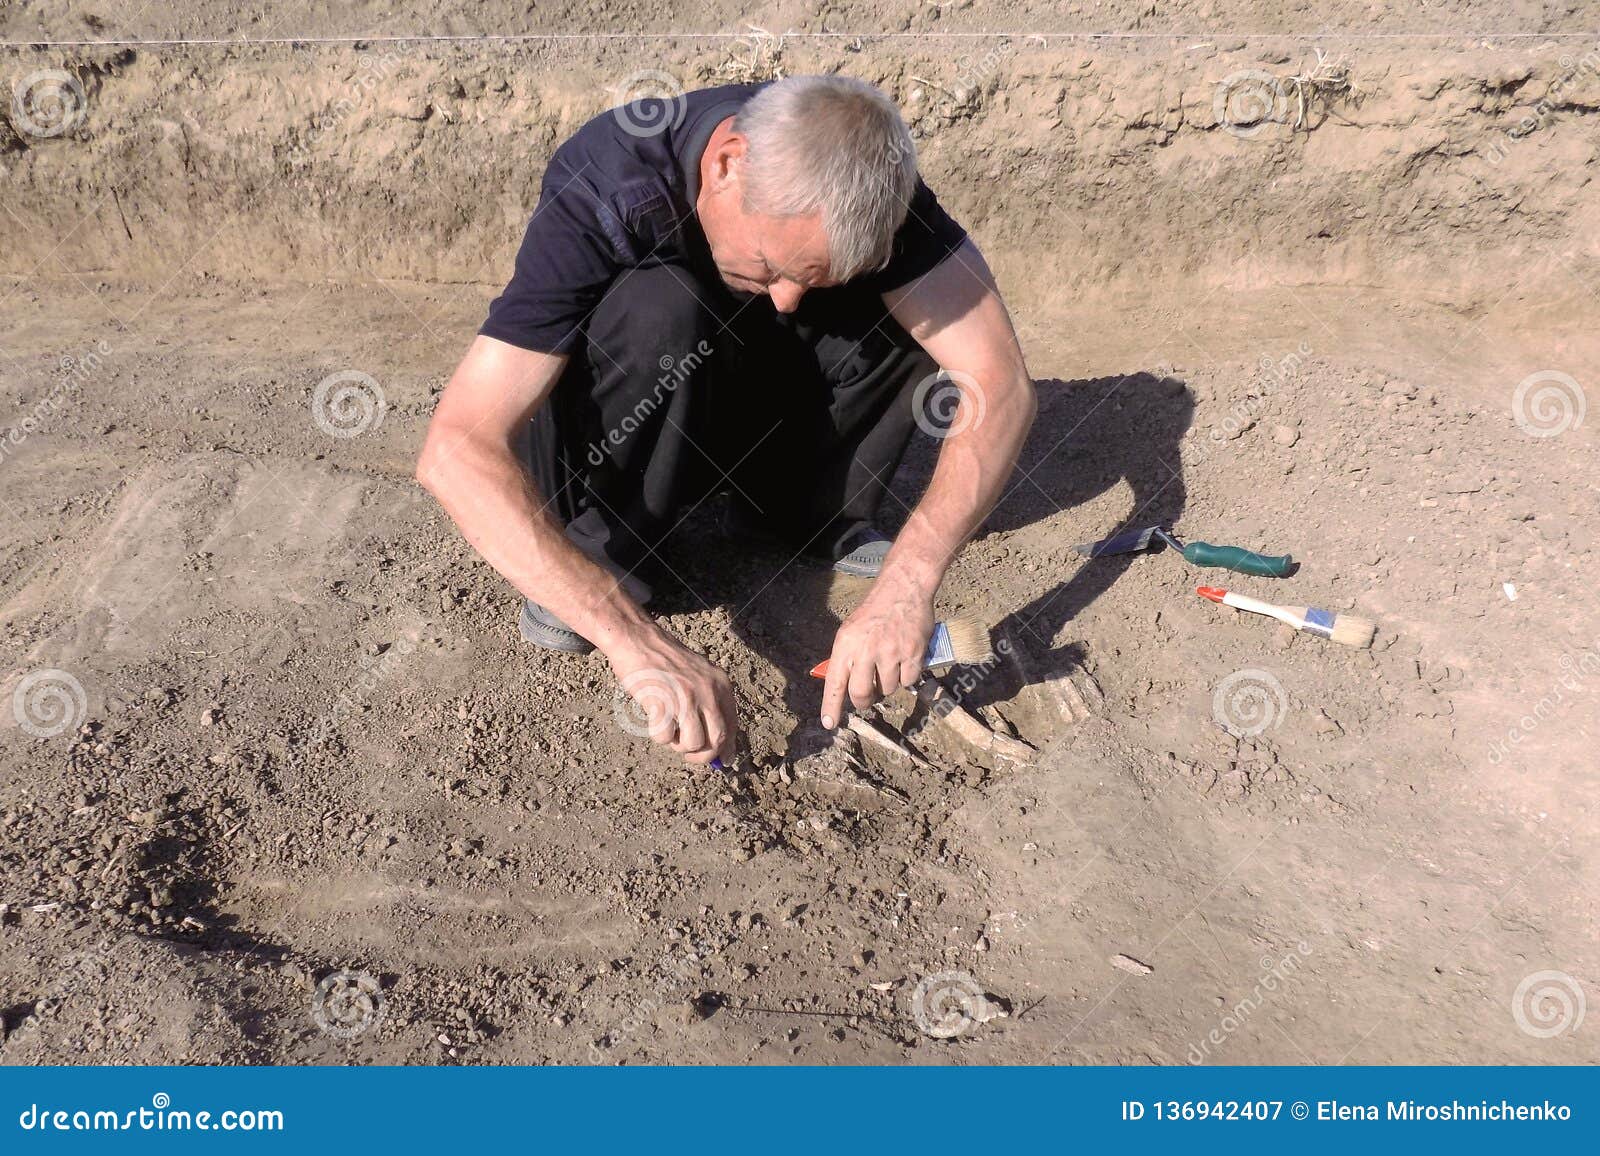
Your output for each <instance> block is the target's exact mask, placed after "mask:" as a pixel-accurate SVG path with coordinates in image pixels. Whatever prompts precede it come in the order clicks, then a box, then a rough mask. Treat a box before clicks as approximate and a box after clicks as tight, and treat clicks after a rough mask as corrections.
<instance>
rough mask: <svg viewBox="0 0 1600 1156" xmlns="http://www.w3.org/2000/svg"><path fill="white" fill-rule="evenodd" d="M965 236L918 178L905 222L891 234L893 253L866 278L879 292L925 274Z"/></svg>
mask: <svg viewBox="0 0 1600 1156" xmlns="http://www.w3.org/2000/svg"><path fill="white" fill-rule="evenodd" d="M966 239H967V231H966V230H965V229H963V228H962V227H961V226H960V225H959V224H958V223H957V222H956V220H955V218H954V217H952V216H951V215H950V214H949V213H947V212H945V211H944V207H943V206H942V205H940V204H939V199H938V198H937V197H935V196H934V195H933V190H932V189H930V188H929V187H928V186H927V185H926V184H924V183H923V181H922V178H921V177H920V176H919V177H918V178H917V184H916V188H915V189H913V190H912V193H911V204H910V207H909V208H908V209H907V211H906V219H905V222H904V223H903V224H902V225H901V226H900V231H899V232H898V233H896V234H895V235H894V253H893V254H892V255H891V256H890V258H889V263H888V264H887V265H885V266H884V267H883V268H882V269H880V270H878V271H877V272H876V273H871V274H868V275H867V277H866V282H867V284H869V285H870V286H871V287H872V288H873V289H874V290H876V291H877V292H879V293H887V292H888V291H889V290H890V289H898V288H900V287H901V286H902V285H906V284H909V283H910V282H912V281H915V280H916V279H917V278H918V277H922V276H925V275H926V274H927V273H929V272H930V271H931V270H932V269H933V267H934V266H935V265H937V264H939V262H940V261H943V260H944V259H945V258H946V257H948V256H949V255H950V254H951V253H953V252H955V250H956V249H958V248H960V247H961V243H962V242H963V241H965V240H966Z"/></svg>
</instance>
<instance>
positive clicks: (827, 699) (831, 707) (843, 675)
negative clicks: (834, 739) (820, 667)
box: [822, 639, 850, 730]
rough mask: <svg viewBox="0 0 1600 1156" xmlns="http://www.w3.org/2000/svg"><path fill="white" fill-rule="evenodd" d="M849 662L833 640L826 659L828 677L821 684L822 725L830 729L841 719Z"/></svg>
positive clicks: (848, 677) (847, 683)
mask: <svg viewBox="0 0 1600 1156" xmlns="http://www.w3.org/2000/svg"><path fill="white" fill-rule="evenodd" d="M849 680H850V663H849V661H848V660H847V659H846V658H845V656H844V654H843V653H841V651H840V647H839V643H838V640H837V639H835V640H834V644H833V656H832V657H831V658H830V659H829V660H828V677H827V680H826V681H825V682H824V683H823V684H822V725H823V726H825V727H827V728H828V729H829V730H832V729H833V728H834V727H836V726H838V725H839V723H840V722H841V721H843V719H842V716H843V714H844V694H845V690H846V689H847V688H848V686H849Z"/></svg>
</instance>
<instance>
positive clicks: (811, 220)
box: [706, 208, 833, 313]
mask: <svg viewBox="0 0 1600 1156" xmlns="http://www.w3.org/2000/svg"><path fill="white" fill-rule="evenodd" d="M717 225H718V227H717V228H716V229H715V230H713V228H712V227H710V225H709V223H708V227H707V228H706V241H707V243H708V244H709V245H710V246H711V257H712V260H713V261H715V262H716V266H717V271H718V272H719V273H721V274H722V279H723V280H724V281H726V282H727V283H728V287H729V288H731V289H734V290H736V291H738V292H743V293H765V294H767V295H768V296H769V297H771V298H772V305H773V308H775V309H776V310H777V311H778V312H779V313H793V312H794V311H795V309H796V308H798V306H799V304H800V298H801V297H802V296H803V295H804V294H805V292H806V290H807V289H819V288H822V287H823V286H826V285H830V284H832V283H833V282H832V281H831V280H830V279H829V276H828V243H827V238H826V237H825V236H824V234H823V231H822V215H821V214H820V213H813V214H812V215H811V216H808V217H768V216H763V215H761V214H758V213H746V212H744V211H743V209H740V208H734V209H733V210H732V211H730V212H728V213H727V214H726V215H725V216H723V217H722V218H721V219H720V220H719V221H718V222H717Z"/></svg>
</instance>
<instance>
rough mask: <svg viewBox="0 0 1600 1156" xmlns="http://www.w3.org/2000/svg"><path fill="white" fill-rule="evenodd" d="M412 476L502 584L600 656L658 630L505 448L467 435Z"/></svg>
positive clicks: (491, 440)
mask: <svg viewBox="0 0 1600 1156" xmlns="http://www.w3.org/2000/svg"><path fill="white" fill-rule="evenodd" d="M441 440H447V439H441ZM418 476H419V477H420V478H421V480H422V482H423V484H424V485H425V486H426V487H427V488H428V490H429V492H431V493H432V494H433V495H434V496H435V497H436V498H438V499H439V502H440V504H441V505H443V506H444V508H445V510H446V511H447V512H448V513H449V514H450V517H451V518H452V519H454V521H455V523H456V525H457V526H458V527H459V528H460V529H461V533H462V535H463V536H464V537H465V538H466V539H467V541H468V542H470V543H471V544H472V546H473V547H474V548H475V549H476V550H477V551H478V553H479V554H481V555H483V558H484V560H485V561H487V562H488V563H489V564H490V565H491V566H493V567H494V568H495V569H496V570H498V571H499V572H500V573H501V574H502V575H503V576H504V577H505V579H506V581H508V582H510V583H511V584H512V585H513V586H515V587H516V588H517V590H518V591H519V592H520V593H522V594H523V596H525V597H527V598H531V599H532V600H533V601H535V602H537V603H538V604H539V605H541V606H543V607H546V608H547V609H549V610H550V611H551V612H553V613H554V614H556V615H557V616H558V617H559V618H560V619H561V620H562V621H563V622H565V623H567V624H568V625H569V626H570V627H572V629H573V630H575V631H577V632H578V633H579V634H581V635H582V636H583V637H585V638H587V639H589V640H590V641H591V642H593V643H594V644H595V645H596V646H598V647H599V648H600V649H601V650H602V651H604V652H606V653H607V654H610V653H612V651H613V650H615V649H618V648H620V647H623V646H625V645H626V644H627V643H628V641H629V640H631V639H632V638H634V637H636V636H637V635H639V634H640V633H641V632H644V631H650V632H653V631H654V630H655V629H656V627H655V625H654V623H653V622H652V621H651V619H650V617H649V616H648V615H647V614H646V613H645V612H644V610H643V609H642V608H641V607H640V606H639V605H638V604H637V603H635V602H634V601H633V600H632V599H631V598H629V597H628V595H627V594H626V593H625V592H624V591H623V590H622V588H621V586H620V585H619V584H618V582H617V580H616V579H615V578H613V577H612V576H611V575H610V574H608V573H607V572H606V571H605V570H603V569H601V568H600V567H599V566H597V565H596V564H595V563H594V562H592V561H590V560H589V559H588V558H587V557H585V556H584V554H583V553H582V551H580V550H579V549H578V548H577V547H575V546H574V545H572V543H571V542H569V541H568V540H567V537H566V535H565V534H564V533H563V532H562V530H561V527H560V526H558V525H557V524H556V521H555V519H554V518H552V517H551V516H550V514H549V512H548V509H547V508H546V502H545V499H544V497H543V496H542V495H541V494H539V492H538V490H537V489H536V487H535V486H534V485H533V482H532V479H530V478H529V477H528V474H527V472H526V471H525V470H524V469H523V468H522V467H521V465H520V464H519V463H518V462H517V460H516V458H515V456H514V455H513V453H512V451H511V447H510V446H508V445H505V444H503V443H500V442H497V441H496V440H494V439H492V438H485V437H481V436H474V435H471V434H469V435H466V436H464V437H462V438H460V439H458V440H455V441H454V442H453V444H451V448H450V450H449V452H448V455H445V454H442V453H441V454H439V455H437V456H434V457H428V456H425V457H424V459H423V461H422V463H421V466H420V468H419V471H418Z"/></svg>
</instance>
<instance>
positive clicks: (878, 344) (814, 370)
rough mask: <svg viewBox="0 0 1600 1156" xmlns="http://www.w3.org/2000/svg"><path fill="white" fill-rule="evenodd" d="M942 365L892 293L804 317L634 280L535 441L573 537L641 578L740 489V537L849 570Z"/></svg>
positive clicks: (668, 270)
mask: <svg viewBox="0 0 1600 1156" xmlns="http://www.w3.org/2000/svg"><path fill="white" fill-rule="evenodd" d="M937 372H938V366H937V365H936V364H935V363H934V361H933V359H932V358H931V357H929V356H928V355H927V353H925V352H924V351H923V350H922V348H921V347H920V346H919V345H917V344H916V342H915V341H914V340H913V339H912V338H911V337H910V335H909V334H907V333H906V331H905V330H904V329H903V328H902V327H901V326H900V325H899V324H898V323H897V322H896V321H895V320H894V319H893V318H892V317H890V316H889V314H888V311H887V310H886V309H885V307H884V305H883V299H882V298H881V297H880V296H878V295H877V294H876V293H872V292H870V291H866V290H863V289H858V288H851V287H849V286H838V287H835V288H830V289H815V290H811V291H810V292H808V293H806V295H805V296H804V297H803V298H802V299H801V302H800V306H799V308H798V309H797V310H796V312H795V313H793V314H790V315H783V314H779V313H778V312H777V311H776V310H775V309H774V308H773V306H772V302H771V299H770V298H768V297H766V296H765V295H760V296H755V295H751V294H741V293H735V292H734V291H732V290H730V289H729V288H728V287H727V286H726V285H725V284H724V283H723V282H722V281H721V279H720V278H714V279H708V278H703V277H699V276H696V275H695V274H694V273H692V272H691V271H690V270H689V269H688V268H687V267H685V266H683V265H676V264H674V265H656V266H651V267H647V268H640V269H632V270H629V271H628V272H626V273H624V274H623V275H622V276H621V277H619V278H618V279H617V281H616V282H615V283H614V284H613V285H612V286H611V288H610V290H609V291H608V292H607V293H606V295H605V297H604V299H603V300H602V301H601V302H600V304H599V306H598V307H597V308H596V309H595V311H594V313H593V314H592V315H591V316H590V318H589V320H588V322H587V323H586V325H585V327H584V341H583V343H582V345H581V346H580V347H579V348H578V349H577V350H576V351H575V352H574V354H573V356H572V358H571V360H570V361H569V362H568V365H567V369H566V371H565V372H564V373H563V374H562V377H561V380H560V381H559V382H558V383H557V385H556V387H555V391H554V393H553V395H552V397H551V400H550V402H549V404H547V405H545V406H543V407H542V408H541V409H540V411H539V412H538V414H537V415H536V416H535V418H534V420H533V423H532V428H531V430H530V438H529V459H530V465H531V468H532V470H533V477H534V479H535V481H536V482H537V483H538V485H539V489H540V491H541V492H542V494H543V495H544V496H545V498H547V499H549V500H550V501H551V502H552V508H553V509H554V511H555V512H556V514H557V516H558V517H559V519H560V520H561V522H562V523H563V524H565V525H566V526H567V533H568V536H569V537H570V538H572V540H573V541H574V542H575V544H577V545H578V546H579V547H580V548H581V549H583V550H584V551H585V552H586V553H588V554H589V555H590V556H591V557H593V558H595V559H596V560H597V561H600V560H602V558H601V556H602V555H604V556H605V558H607V559H609V560H610V561H611V562H612V563H614V564H616V565H617V566H620V567H623V568H628V569H631V568H633V567H634V566H637V565H638V564H639V563H640V562H641V561H643V559H644V558H645V556H646V555H648V554H649V553H651V552H652V551H654V550H656V549H657V548H659V546H660V545H661V544H662V542H663V541H664V540H665V538H666V537H667V536H668V535H669V534H670V533H671V531H672V530H673V529H674V528H675V527H676V525H677V524H678V523H679V521H680V520H681V519H682V518H683V517H684V515H685V514H686V513H687V512H688V511H690V510H692V509H693V508H694V507H696V506H697V505H698V504H699V503H701V502H702V501H704V500H705V499H706V498H708V497H710V496H711V495H713V494H715V493H717V492H719V491H723V490H726V491H727V492H728V493H729V494H730V495H731V496H732V498H733V501H734V503H735V504H736V506H737V507H738V509H737V513H739V514H740V515H742V520H745V521H747V522H748V523H749V524H751V525H753V526H759V527H760V529H761V530H763V531H765V532H766V533H768V534H769V535H770V536H772V537H774V538H777V539H779V540H780V541H783V542H785V543H787V544H789V545H792V547H793V548H794V549H796V550H805V551H806V552H808V553H812V554H816V555H819V556H823V557H830V558H831V557H839V556H841V555H842V554H844V553H847V552H848V551H849V550H851V549H853V548H854V543H855V542H856V541H859V539H860V535H861V531H862V530H863V529H864V528H865V527H867V526H869V525H870V524H871V523H872V521H873V519H874V518H875V517H876V515H877V512H878V506H879V503H880V502H881V501H882V499H883V497H884V494H885V492H886V490H887V487H888V484H889V481H890V479H891V478H892V477H893V475H894V472H895V469H896V467H897V466H898V465H899V462H900V458H901V455H902V454H903V453H904V452H905V448H906V445H907V443H908V442H909V441H910V437H911V432H912V430H913V429H914V428H915V425H916V423H915V419H914V413H913V395H914V394H915V392H916V388H917V385H918V384H919V383H920V382H921V381H922V380H924V379H925V378H927V377H928V376H929V375H931V374H934V373H937Z"/></svg>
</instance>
